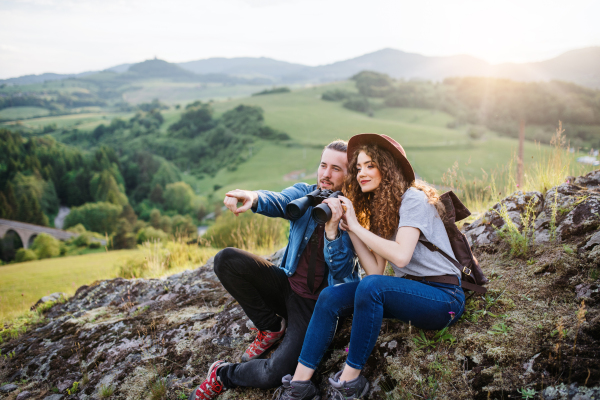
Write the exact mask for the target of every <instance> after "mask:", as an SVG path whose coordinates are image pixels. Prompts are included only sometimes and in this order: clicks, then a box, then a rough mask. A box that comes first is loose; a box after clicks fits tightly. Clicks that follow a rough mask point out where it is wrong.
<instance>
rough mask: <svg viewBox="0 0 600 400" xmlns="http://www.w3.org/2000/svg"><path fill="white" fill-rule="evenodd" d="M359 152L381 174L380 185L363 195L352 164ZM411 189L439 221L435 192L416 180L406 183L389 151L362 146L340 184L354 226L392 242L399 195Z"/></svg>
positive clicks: (439, 207)
mask: <svg viewBox="0 0 600 400" xmlns="http://www.w3.org/2000/svg"><path fill="white" fill-rule="evenodd" d="M361 151H364V152H365V154H367V155H368V156H369V157H371V160H372V161H373V164H375V166H376V167H377V168H378V169H379V171H380V172H381V183H380V184H379V187H378V188H377V189H376V190H374V191H373V192H367V193H363V191H362V190H361V188H360V185H359V184H358V182H357V180H356V178H357V176H358V168H357V167H356V163H357V160H358V155H359V154H360V152H361ZM411 187H414V188H416V189H418V190H421V191H423V192H424V193H425V195H426V196H427V199H428V202H429V204H433V205H434V206H435V208H436V209H437V211H438V214H439V215H440V217H443V215H444V212H445V209H444V204H443V203H442V202H441V201H440V198H439V195H438V193H437V191H436V190H435V188H433V187H431V186H429V185H428V184H427V183H425V182H423V181H420V180H415V181H414V182H412V183H409V182H407V180H406V178H405V177H404V175H403V174H402V169H401V168H400V163H399V162H398V161H397V160H396V159H395V158H394V156H392V154H391V153H390V152H389V151H387V150H385V149H383V148H381V147H379V146H377V145H366V146H362V147H360V148H358V149H357V150H356V151H355V152H354V154H352V157H351V159H350V162H349V163H348V175H346V180H345V182H344V193H345V194H346V196H347V197H348V198H349V199H350V200H351V201H352V204H353V205H354V210H355V211H356V217H357V218H358V222H359V223H360V224H361V225H362V226H363V227H365V228H367V229H368V230H370V231H371V232H373V233H375V234H376V235H377V236H380V237H382V238H385V239H393V237H392V236H393V235H394V233H395V232H396V229H397V228H398V223H399V222H400V214H399V212H398V210H400V205H401V204H402V195H403V194H404V193H405V192H406V191H407V190H408V189H409V188H411Z"/></svg>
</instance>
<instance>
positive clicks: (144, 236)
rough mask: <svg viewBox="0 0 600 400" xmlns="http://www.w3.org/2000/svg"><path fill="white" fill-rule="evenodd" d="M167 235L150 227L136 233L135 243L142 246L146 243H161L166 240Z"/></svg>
mask: <svg viewBox="0 0 600 400" xmlns="http://www.w3.org/2000/svg"><path fill="white" fill-rule="evenodd" d="M167 237H168V235H167V234H166V233H165V232H163V231H161V230H160V229H154V228H153V227H151V226H147V227H145V228H142V229H140V230H139V231H138V233H137V242H138V244H142V243H144V242H147V241H152V242H153V241H162V240H166V239H167Z"/></svg>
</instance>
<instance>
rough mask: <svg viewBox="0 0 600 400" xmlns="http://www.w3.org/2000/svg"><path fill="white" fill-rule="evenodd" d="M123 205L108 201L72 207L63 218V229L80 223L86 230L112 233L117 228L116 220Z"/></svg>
mask: <svg viewBox="0 0 600 400" xmlns="http://www.w3.org/2000/svg"><path fill="white" fill-rule="evenodd" d="M122 211H123V207H122V206H119V205H116V204H111V203H108V202H99V203H86V204H84V205H82V206H80V207H73V208H72V209H71V213H70V214H69V215H67V218H65V225H64V229H67V228H70V227H74V226H75V225H77V224H82V225H83V226H84V227H85V229H86V230H88V231H93V232H99V233H107V234H109V235H110V234H112V233H114V232H115V231H116V230H117V222H118V220H119V215H121V212H122Z"/></svg>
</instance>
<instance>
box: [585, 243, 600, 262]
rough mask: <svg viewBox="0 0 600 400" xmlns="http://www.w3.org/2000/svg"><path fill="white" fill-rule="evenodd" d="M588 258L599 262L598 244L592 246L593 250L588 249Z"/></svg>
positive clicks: (599, 249) (599, 251)
mask: <svg viewBox="0 0 600 400" xmlns="http://www.w3.org/2000/svg"><path fill="white" fill-rule="evenodd" d="M588 258H589V259H590V260H591V261H596V262H600V246H596V247H594V250H592V251H590V254H588Z"/></svg>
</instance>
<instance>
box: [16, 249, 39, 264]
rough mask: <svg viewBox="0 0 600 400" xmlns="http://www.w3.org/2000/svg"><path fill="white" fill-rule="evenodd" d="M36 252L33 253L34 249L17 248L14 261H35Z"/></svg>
mask: <svg viewBox="0 0 600 400" xmlns="http://www.w3.org/2000/svg"><path fill="white" fill-rule="evenodd" d="M37 259H38V257H37V254H35V251H33V250H31V249H23V248H21V249H19V250H17V253H16V254H15V261H16V262H25V261H35V260H37Z"/></svg>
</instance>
